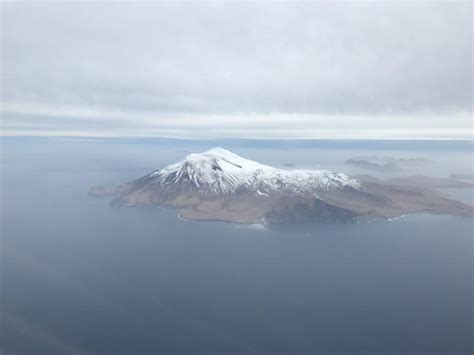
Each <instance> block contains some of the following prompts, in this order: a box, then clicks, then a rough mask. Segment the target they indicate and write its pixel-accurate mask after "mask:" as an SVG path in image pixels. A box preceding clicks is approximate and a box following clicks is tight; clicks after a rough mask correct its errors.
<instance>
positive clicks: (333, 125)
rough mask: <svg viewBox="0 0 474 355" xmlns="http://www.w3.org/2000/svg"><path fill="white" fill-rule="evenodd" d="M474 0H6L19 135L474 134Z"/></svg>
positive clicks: (6, 122) (7, 88)
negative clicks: (339, 0)
mask: <svg viewBox="0 0 474 355" xmlns="http://www.w3.org/2000/svg"><path fill="white" fill-rule="evenodd" d="M472 79H473V76H472V4H471V3H470V2H464V3H462V2H456V3H452V2H451V3H447V2H420V1H417V2H392V3H390V2H367V3H363V2H345V3H342V2H341V3H336V2H319V3H315V2H301V3H298V2H291V3H290V2H276V3H272V2H258V3H252V2H226V3H224V2H220V3H217V2H207V3H198V2H181V3H177V2H161V3H158V2H134V3H132V2H105V1H103V2H90V1H89V2H85V1H84V2H74V3H72V2H62V3H60V2H40V1H38V2H2V5H1V89H2V90H1V118H2V126H1V134H2V135H3V136H78V137H177V138H197V139H207V138H226V137H228V138H299V139H305V138H330V139H340V138H349V139H367V138H368V139H429V138H436V139H450V138H455V139H472V137H473V125H472V100H473V92H472Z"/></svg>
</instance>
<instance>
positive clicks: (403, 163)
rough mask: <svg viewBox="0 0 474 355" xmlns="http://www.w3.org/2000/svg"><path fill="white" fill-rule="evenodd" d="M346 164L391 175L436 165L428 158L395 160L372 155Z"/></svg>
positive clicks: (354, 159) (360, 157)
mask: <svg viewBox="0 0 474 355" xmlns="http://www.w3.org/2000/svg"><path fill="white" fill-rule="evenodd" d="M345 163H346V164H348V165H353V166H356V167H358V168H361V169H366V170H372V171H377V172H384V173H391V172H397V171H403V170H406V169H410V168H420V167H426V166H430V165H433V164H434V161H432V160H430V159H426V158H394V157H378V156H376V155H370V156H359V157H354V158H351V159H348V160H346V162H345Z"/></svg>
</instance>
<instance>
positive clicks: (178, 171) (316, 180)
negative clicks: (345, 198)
mask: <svg viewBox="0 0 474 355" xmlns="http://www.w3.org/2000/svg"><path fill="white" fill-rule="evenodd" d="M149 177H150V178H152V179H153V180H154V183H159V184H164V185H166V186H175V185H180V186H181V187H183V186H184V187H186V188H194V189H196V188H197V189H198V191H199V192H201V193H204V194H208V193H232V192H235V191H236V190H237V189H238V188H246V189H251V190H255V191H259V192H260V194H259V195H262V194H263V193H262V191H269V190H282V189H285V190H291V191H293V192H297V193H305V192H308V191H312V190H314V189H326V190H327V189H334V188H342V187H344V186H346V185H351V186H353V187H357V186H358V182H357V181H356V180H353V179H351V178H349V177H348V176H347V175H344V174H337V173H332V172H329V171H325V170H281V169H276V168H274V167H271V166H268V165H264V164H260V163H258V162H255V161H252V160H249V159H245V158H242V157H241V156H239V155H237V154H235V153H232V152H230V151H228V150H226V149H223V148H219V147H216V148H212V149H209V150H207V151H205V152H203V153H198V154H189V155H187V156H186V158H185V160H183V161H182V162H179V163H177V164H173V165H169V166H167V167H165V168H164V169H161V170H156V171H154V172H153V173H151V174H150V175H149Z"/></svg>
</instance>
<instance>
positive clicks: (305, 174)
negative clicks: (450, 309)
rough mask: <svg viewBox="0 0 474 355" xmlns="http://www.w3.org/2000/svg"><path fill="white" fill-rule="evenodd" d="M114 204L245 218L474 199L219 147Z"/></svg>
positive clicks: (127, 188)
mask: <svg viewBox="0 0 474 355" xmlns="http://www.w3.org/2000/svg"><path fill="white" fill-rule="evenodd" d="M91 194H93V195H96V196H98V195H113V196H114V199H113V200H112V204H113V205H116V206H137V205H158V206H164V207H167V208H173V209H176V210H178V211H179V213H180V215H181V216H183V217H185V218H188V219H216V220H224V221H233V222H240V223H256V222H282V221H301V220H311V219H323V220H341V219H343V220H347V219H352V218H361V217H394V216H399V215H401V214H403V213H415V212H425V213H448V214H454V215H463V216H469V215H472V207H470V206H466V205H464V204H462V203H460V202H457V201H453V200H450V199H447V198H446V197H445V196H443V195H441V194H440V193H438V192H436V191H435V190H428V189H424V188H421V187H420V188H419V187H413V186H404V185H403V186H402V185H400V186H398V185H393V184H387V183H382V182H376V181H359V180H356V179H353V178H351V177H349V176H347V175H345V174H340V173H333V172H329V171H326V170H282V169H276V168H274V167H271V166H268V165H263V164H260V163H258V162H255V161H252V160H248V159H245V158H242V157H240V156H238V155H236V154H234V153H232V152H230V151H228V150H225V149H222V148H213V149H210V150H208V151H206V152H204V153H200V154H189V155H188V156H187V157H186V158H185V159H184V160H183V161H181V162H179V163H176V164H172V165H169V166H167V167H165V168H163V169H159V170H155V171H153V172H151V173H150V174H148V175H145V176H144V177H142V178H140V179H138V180H135V181H132V182H129V183H126V184H123V185H120V186H118V187H117V188H115V189H110V188H100V187H98V188H93V189H92V190H91Z"/></svg>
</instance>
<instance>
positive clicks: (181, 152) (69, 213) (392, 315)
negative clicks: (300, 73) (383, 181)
mask: <svg viewBox="0 0 474 355" xmlns="http://www.w3.org/2000/svg"><path fill="white" fill-rule="evenodd" d="M1 144H2V154H1V158H2V161H1V171H2V176H1V178H2V181H1V188H2V189H1V194H2V206H1V208H2V209H1V216H2V220H1V226H2V230H1V234H2V246H1V247H2V298H3V299H2V313H3V323H2V332H1V334H2V339H1V344H2V346H1V351H2V353H5V354H54V353H85V354H167V355H168V354H169V355H172V354H205V355H211V354H216V355H217V354H228V353H229V354H437V353H439V354H471V353H472V351H473V346H472V334H473V328H472V315H473V313H472V281H473V279H472V252H473V249H472V238H473V220H472V219H464V218H455V217H449V216H427V215H412V216H406V217H404V218H400V219H397V220H394V221H392V222H389V221H384V220H380V221H373V222H372V223H360V224H356V223H307V224H283V225H275V226H271V227H263V226H260V225H255V226H243V225H236V224H230V223H219V222H193V221H183V220H180V219H178V218H177V216H176V214H175V213H174V212H172V211H166V210H163V209H159V208H120V209H117V208H112V207H110V206H109V205H108V201H107V200H106V199H104V200H102V199H96V198H91V197H89V196H88V195H87V191H88V190H89V188H90V187H91V186H93V185H100V184H104V185H115V184H119V183H122V182H125V181H129V180H131V179H134V178H138V177H141V176H143V175H144V174H146V173H148V172H150V171H151V170H153V169H156V168H160V167H163V166H164V165H166V164H170V163H174V162H176V161H179V160H180V159H183V158H184V156H185V155H186V154H188V153H189V152H202V151H205V150H206V149H208V148H211V147H213V146H222V147H223V148H226V149H229V150H231V151H234V152H235V153H237V154H239V155H242V156H244V157H246V158H249V159H252V160H256V161H259V162H261V163H266V164H269V165H273V166H277V167H283V164H293V165H294V166H295V168H303V167H304V168H321V169H328V170H334V171H342V172H346V173H349V174H369V175H374V176H375V175H376V176H379V177H391V176H395V175H411V174H418V173H423V174H425V175H428V176H440V177H443V176H448V175H450V174H460V173H462V174H472V160H471V159H472V142H463V141H437V142H433V141H419V142H413V141H396V142H395V141H378V142H376V141H273V140H267V141H254V140H222V141H185V140H165V139H162V140H159V139H150V140H126V139H116V140H114V139H111V140H95V139H90V140H89V139H28V138H2V141H1ZM371 154H376V155H379V156H394V157H406V158H410V157H424V158H430V159H433V160H435V162H436V164H434V165H433V166H432V167H430V168H429V169H427V168H423V169H422V171H418V170H416V169H414V170H411V171H404V172H400V173H391V174H384V173H374V172H370V171H366V170H361V169H358V168H356V167H351V166H349V165H345V164H344V161H345V160H346V159H349V158H351V157H354V156H357V155H371ZM449 193H450V194H452V196H455V197H456V198H459V199H461V200H463V201H464V202H467V203H471V204H472V196H473V195H472V190H450V191H449Z"/></svg>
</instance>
